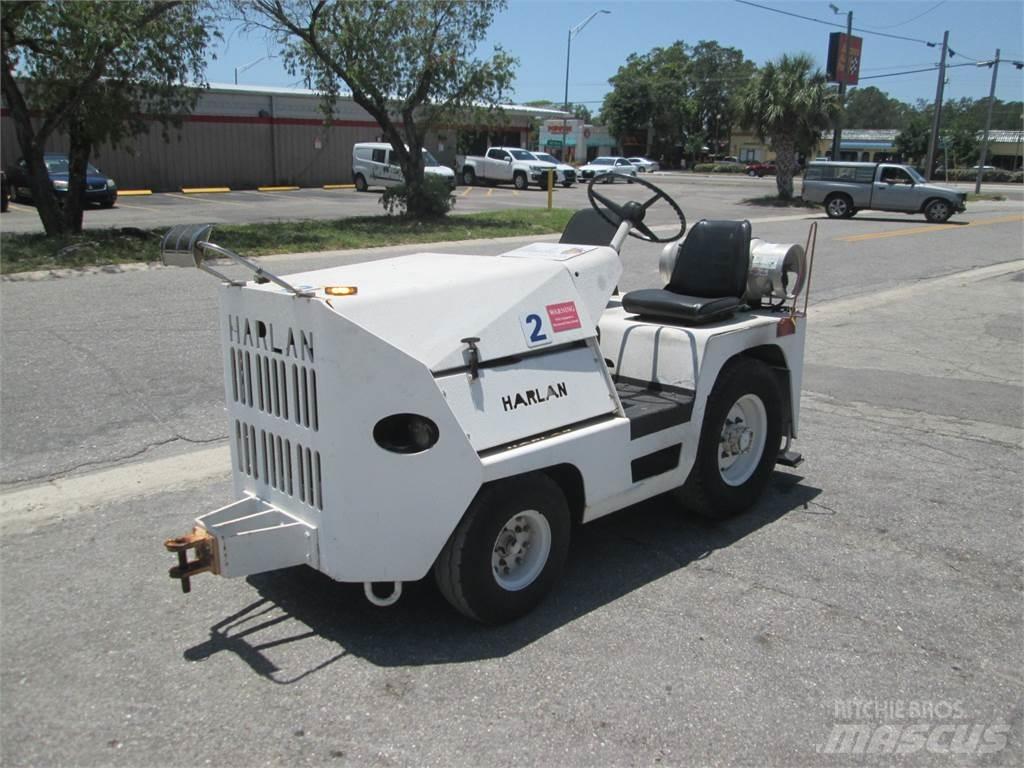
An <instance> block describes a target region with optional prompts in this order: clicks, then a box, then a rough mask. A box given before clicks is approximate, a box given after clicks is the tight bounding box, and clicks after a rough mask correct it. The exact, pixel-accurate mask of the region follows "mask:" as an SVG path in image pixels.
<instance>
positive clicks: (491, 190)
mask: <svg viewBox="0 0 1024 768" xmlns="http://www.w3.org/2000/svg"><path fill="white" fill-rule="evenodd" d="M493 194H494V190H493V189H488V190H487V194H486V195H485V197H490V196H491V195H493Z"/></svg>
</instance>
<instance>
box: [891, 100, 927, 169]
mask: <svg viewBox="0 0 1024 768" xmlns="http://www.w3.org/2000/svg"><path fill="white" fill-rule="evenodd" d="M931 133H932V127H931V122H930V118H929V117H928V116H926V115H924V114H921V113H920V112H917V113H915V114H913V115H911V116H910V118H909V119H908V120H907V124H906V127H905V128H904V129H903V130H902V131H900V132H899V134H898V135H897V136H896V140H895V141H894V142H893V148H894V149H895V150H896V151H897V152H898V153H899V154H900V156H901V157H903V158H904V159H905V160H907V161H908V162H911V163H917V162H924V160H925V158H926V157H927V156H928V137H929V136H931Z"/></svg>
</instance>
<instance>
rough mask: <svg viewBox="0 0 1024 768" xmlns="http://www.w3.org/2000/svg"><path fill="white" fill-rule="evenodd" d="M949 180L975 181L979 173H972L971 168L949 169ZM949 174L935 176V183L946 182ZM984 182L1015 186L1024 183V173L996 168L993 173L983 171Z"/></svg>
mask: <svg viewBox="0 0 1024 768" xmlns="http://www.w3.org/2000/svg"><path fill="white" fill-rule="evenodd" d="M948 175H949V180H950V181H974V180H975V179H976V178H978V172H977V171H976V170H974V171H972V170H971V169H970V168H950V169H949V174H948ZM946 176H947V174H946V173H945V172H943V173H939V174H937V175H936V176H935V178H934V179H933V181H945V179H946ZM981 178H982V181H997V182H1010V183H1014V184H1020V183H1021V182H1022V181H1024V172H1021V171H1006V170H1003V169H1002V168H996V169H995V170H992V171H982V175H981Z"/></svg>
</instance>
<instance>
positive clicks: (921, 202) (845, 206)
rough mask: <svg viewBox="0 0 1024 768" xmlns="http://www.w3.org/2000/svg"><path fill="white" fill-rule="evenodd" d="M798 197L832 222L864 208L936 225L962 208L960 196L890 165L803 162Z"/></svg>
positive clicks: (908, 169) (963, 198) (964, 199)
mask: <svg viewBox="0 0 1024 768" xmlns="http://www.w3.org/2000/svg"><path fill="white" fill-rule="evenodd" d="M802 194H803V198H804V200H806V201H808V202H811V203H822V204H824V206H825V212H826V213H827V214H828V215H829V217H830V218H833V219H848V218H850V217H851V216H853V215H854V214H855V213H857V211H860V210H864V209H869V208H870V209H874V210H877V211H898V212H901V213H923V214H924V216H925V218H926V219H928V221H931V222H934V223H937V224H938V223H941V222H943V221H945V220H946V219H948V218H949V217H950V216H952V215H953V214H954V213H962V212H963V211H965V210H966V209H967V194H966V193H964V192H957V191H956V190H955V189H949V188H948V187H940V186H938V185H936V184H929V183H928V181H926V180H925V178H924V177H923V176H922V175H921V174H920V173H918V172H917V171H916V170H915V169H914V168H911V167H910V166H908V165H897V164H894V163H831V162H828V163H808V164H807V168H806V169H805V170H804V180H803V190H802Z"/></svg>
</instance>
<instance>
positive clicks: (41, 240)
mask: <svg viewBox="0 0 1024 768" xmlns="http://www.w3.org/2000/svg"><path fill="white" fill-rule="evenodd" d="M574 212H575V211H572V210H568V209H565V208H554V209H552V210H550V211H549V210H547V209H545V208H536V209H533V208H531V209H517V210H509V211H488V212H484V213H468V214H458V215H453V216H448V217H446V218H444V219H439V220H434V221H415V220H412V219H406V218H401V217H397V216H360V217H355V218H349V219H334V220H331V221H276V222H260V223H257V224H218V225H216V226H215V227H214V232H213V234H214V240H215V241H216V242H217V243H218V244H219V245H223V246H224V247H225V248H230V249H231V250H233V251H237V252H238V253H241V254H242V255H244V256H265V255H267V254H277V253H301V252H305V251H329V250H342V249H345V250H347V249H358V248H375V247H379V246H385V245H405V244H410V243H435V242H440V241H445V240H475V239H478V238H481V239H483V238H495V237H516V236H529V235H544V234H549V233H552V232H561V231H562V230H563V229H565V225H566V224H567V223H568V221H569V219H570V217H571V216H572V215H573V213H574ZM166 230H167V227H157V228H155V229H149V230H144V229H136V228H133V227H128V228H125V229H88V230H86V231H85V232H83V233H82V234H81V235H75V236H72V237H67V238H48V237H46V236H45V235H43V234H13V233H7V232H4V233H2V234H0V273H2V274H5V275H6V274H12V273H14V272H29V271H33V270H40V269H68V268H73V267H86V266H101V265H105V264H126V263H131V262H149V261H158V260H159V258H160V254H159V245H160V237H161V236H162V235H163V234H164V232H165V231H166Z"/></svg>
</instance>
